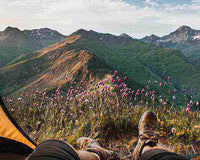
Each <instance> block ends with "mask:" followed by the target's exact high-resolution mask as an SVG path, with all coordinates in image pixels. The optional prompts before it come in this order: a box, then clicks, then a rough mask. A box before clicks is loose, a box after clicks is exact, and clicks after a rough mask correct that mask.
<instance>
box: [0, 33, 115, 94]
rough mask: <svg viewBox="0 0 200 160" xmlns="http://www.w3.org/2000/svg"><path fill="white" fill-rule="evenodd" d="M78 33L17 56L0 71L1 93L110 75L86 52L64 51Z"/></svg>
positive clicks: (100, 61) (98, 61) (110, 68)
mask: <svg viewBox="0 0 200 160" xmlns="http://www.w3.org/2000/svg"><path fill="white" fill-rule="evenodd" d="M78 38H79V36H71V37H68V39H66V40H64V41H61V42H58V43H56V44H53V45H51V46H48V47H46V48H44V49H42V50H40V51H38V52H35V53H31V54H28V55H26V56H21V57H19V59H18V60H16V61H15V62H13V63H11V64H10V65H7V66H6V67H4V68H1V70H0V75H1V79H0V91H1V93H2V94H4V95H9V94H11V93H15V92H16V93H15V94H17V93H20V92H22V91H24V90H27V89H28V88H29V87H31V86H32V87H33V86H36V87H38V88H43V89H44V88H48V89H50V90H51V89H54V87H56V86H58V85H65V84H66V85H68V83H72V82H73V81H81V80H88V82H92V81H95V80H97V79H98V80H101V79H103V78H106V77H107V76H110V75H111V72H112V71H113V70H114V69H113V68H112V67H111V66H110V65H108V64H106V63H105V62H103V61H102V60H101V59H99V58H98V57H97V56H96V55H93V54H91V53H89V52H88V51H85V50H81V51H79V52H75V51H67V50H66V48H65V45H66V44H68V43H73V42H74V41H76V40H77V39H78Z"/></svg>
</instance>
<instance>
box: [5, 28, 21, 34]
mask: <svg viewBox="0 0 200 160" xmlns="http://www.w3.org/2000/svg"><path fill="white" fill-rule="evenodd" d="M3 32H4V33H6V34H7V33H11V32H12V33H18V32H21V31H20V30H19V29H18V28H16V27H11V26H8V27H7V28H6V29H5V30H4V31H3Z"/></svg>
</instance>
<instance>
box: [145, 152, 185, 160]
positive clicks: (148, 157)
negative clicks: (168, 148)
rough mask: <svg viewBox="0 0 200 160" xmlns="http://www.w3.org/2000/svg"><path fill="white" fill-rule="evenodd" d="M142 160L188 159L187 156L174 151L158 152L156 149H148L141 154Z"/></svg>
mask: <svg viewBox="0 0 200 160" xmlns="http://www.w3.org/2000/svg"><path fill="white" fill-rule="evenodd" d="M141 160H188V159H187V158H185V157H183V156H181V155H178V154H176V153H172V152H165V151H164V152H162V153H158V152H157V153H156V150H151V151H147V152H145V153H144V154H142V156H141Z"/></svg>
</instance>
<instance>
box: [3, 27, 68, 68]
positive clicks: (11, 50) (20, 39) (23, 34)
mask: <svg viewBox="0 0 200 160" xmlns="http://www.w3.org/2000/svg"><path fill="white" fill-rule="evenodd" d="M65 37H66V36H64V35H62V34H60V33H59V32H57V31H55V30H51V29H49V28H41V29H33V30H23V31H21V30H19V29H18V28H15V27H7V28H6V29H5V30H4V31H1V32H0V67H1V66H3V65H6V64H7V63H9V62H10V61H12V60H13V59H15V58H16V57H18V56H20V55H21V54H25V53H28V52H32V51H34V50H37V49H41V48H43V47H45V46H47V45H49V44H52V43H55V42H58V41H61V40H63V39H64V38H65Z"/></svg>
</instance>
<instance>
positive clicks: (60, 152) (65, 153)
mask: <svg viewBox="0 0 200 160" xmlns="http://www.w3.org/2000/svg"><path fill="white" fill-rule="evenodd" d="M141 159H142V160H187V159H186V158H185V157H183V156H180V155H178V154H175V153H171V152H163V153H159V154H155V152H152V153H151V152H148V155H145V154H143V155H142V156H141ZM27 160H80V158H79V157H78V155H77V153H76V152H75V151H74V149H73V148H72V147H71V146H70V145H68V144H67V143H65V142H63V141H59V140H47V141H43V142H42V143H41V144H39V145H38V146H37V148H36V149H35V150H34V151H33V153H32V154H31V155H30V156H29V157H28V159H27Z"/></svg>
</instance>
